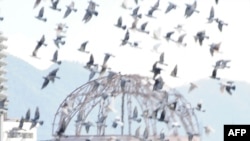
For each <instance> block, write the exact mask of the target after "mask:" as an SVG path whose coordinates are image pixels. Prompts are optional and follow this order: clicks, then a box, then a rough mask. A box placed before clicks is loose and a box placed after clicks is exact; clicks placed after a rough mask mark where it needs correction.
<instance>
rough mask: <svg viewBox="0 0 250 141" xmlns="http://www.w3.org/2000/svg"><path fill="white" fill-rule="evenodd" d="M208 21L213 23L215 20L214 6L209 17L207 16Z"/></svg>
mask: <svg viewBox="0 0 250 141" xmlns="http://www.w3.org/2000/svg"><path fill="white" fill-rule="evenodd" d="M207 20H208V23H212V22H213V21H214V7H213V6H212V7H211V10H210V14H209V17H208V18H207Z"/></svg>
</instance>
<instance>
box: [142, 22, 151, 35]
mask: <svg viewBox="0 0 250 141" xmlns="http://www.w3.org/2000/svg"><path fill="white" fill-rule="evenodd" d="M147 25H148V22H145V23H143V24H142V25H141V27H140V31H141V32H144V33H147V34H149V31H146V26H147Z"/></svg>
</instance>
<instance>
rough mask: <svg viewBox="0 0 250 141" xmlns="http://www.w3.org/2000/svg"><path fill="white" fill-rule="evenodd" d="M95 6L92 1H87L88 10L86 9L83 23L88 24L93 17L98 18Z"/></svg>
mask: <svg viewBox="0 0 250 141" xmlns="http://www.w3.org/2000/svg"><path fill="white" fill-rule="evenodd" d="M96 6H99V5H98V4H96V3H95V2H93V1H89V5H88V8H87V9H86V13H85V15H84V17H83V19H82V21H85V23H87V22H89V21H90V20H91V18H92V17H93V15H95V16H98V12H97V11H96V10H95V8H96Z"/></svg>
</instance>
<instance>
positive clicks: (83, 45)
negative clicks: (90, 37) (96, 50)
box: [78, 41, 89, 53]
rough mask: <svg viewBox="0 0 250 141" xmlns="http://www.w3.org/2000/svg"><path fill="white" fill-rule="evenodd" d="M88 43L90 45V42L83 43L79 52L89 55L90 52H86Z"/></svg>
mask: <svg viewBox="0 0 250 141" xmlns="http://www.w3.org/2000/svg"><path fill="white" fill-rule="evenodd" d="M88 43H89V41H85V42H83V43H82V44H81V46H80V48H79V49H78V50H79V51H81V52H85V53H89V51H86V46H87V44H88Z"/></svg>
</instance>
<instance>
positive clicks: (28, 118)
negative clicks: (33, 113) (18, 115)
mask: <svg viewBox="0 0 250 141" xmlns="http://www.w3.org/2000/svg"><path fill="white" fill-rule="evenodd" d="M25 120H26V121H29V120H30V109H28V111H27V112H26V115H25Z"/></svg>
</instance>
